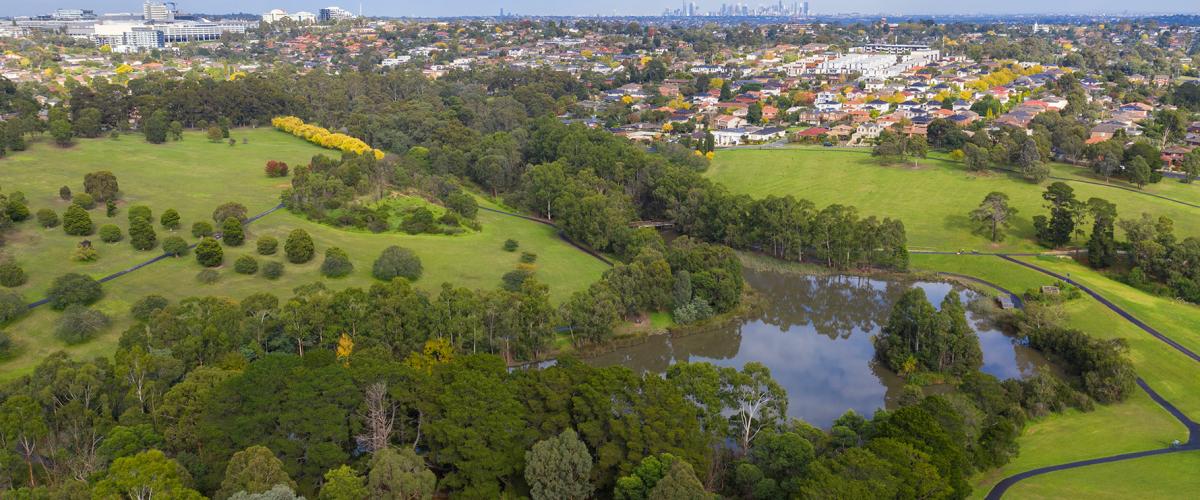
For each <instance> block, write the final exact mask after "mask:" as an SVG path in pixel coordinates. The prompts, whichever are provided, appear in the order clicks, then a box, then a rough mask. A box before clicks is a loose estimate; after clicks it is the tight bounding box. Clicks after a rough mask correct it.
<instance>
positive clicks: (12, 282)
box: [0, 261, 28, 323]
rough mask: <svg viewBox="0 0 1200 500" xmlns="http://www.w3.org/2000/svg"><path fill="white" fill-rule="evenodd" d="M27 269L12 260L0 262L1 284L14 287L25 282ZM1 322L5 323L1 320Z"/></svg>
mask: <svg viewBox="0 0 1200 500" xmlns="http://www.w3.org/2000/svg"><path fill="white" fill-rule="evenodd" d="M27 279H28V276H26V275H25V270H24V269H21V266H18V265H17V263H15V262H12V261H7V262H0V286H3V287H7V288H13V287H18V286H21V285H24V284H25V281H26V280H27ZM0 323H3V322H2V321H0Z"/></svg>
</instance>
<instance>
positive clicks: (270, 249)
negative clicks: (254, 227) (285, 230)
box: [255, 236, 279, 255]
mask: <svg viewBox="0 0 1200 500" xmlns="http://www.w3.org/2000/svg"><path fill="white" fill-rule="evenodd" d="M278 248H279V240H277V239H275V237H274V236H262V237H259V238H258V240H257V241H255V249H256V251H257V252H258V254H259V255H275V252H276V251H277V249H278Z"/></svg>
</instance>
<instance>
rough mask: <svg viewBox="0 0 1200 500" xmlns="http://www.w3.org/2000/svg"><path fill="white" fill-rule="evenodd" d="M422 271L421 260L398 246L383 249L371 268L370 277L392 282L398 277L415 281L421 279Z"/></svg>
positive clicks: (411, 252) (410, 251)
mask: <svg viewBox="0 0 1200 500" xmlns="http://www.w3.org/2000/svg"><path fill="white" fill-rule="evenodd" d="M422 271H423V269H422V267H421V258H420V257H417V254H415V253H413V251H412V250H409V249H407V248H401V247H398V246H390V247H387V248H385V249H383V253H381V254H379V258H378V259H375V264H374V265H373V266H371V275H372V276H375V278H376V279H380V280H383V281H392V280H393V279H395V278H396V277H398V276H399V277H403V278H406V279H408V280H409V281H416V280H418V279H420V278H421V273H422Z"/></svg>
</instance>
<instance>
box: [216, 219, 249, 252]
mask: <svg viewBox="0 0 1200 500" xmlns="http://www.w3.org/2000/svg"><path fill="white" fill-rule="evenodd" d="M245 241H246V233H245V231H244V230H243V229H242V221H241V220H238V219H237V218H236V217H227V218H226V219H225V222H222V223H221V242H223V243H225V244H226V245H229V246H231V247H240V246H242V243H245Z"/></svg>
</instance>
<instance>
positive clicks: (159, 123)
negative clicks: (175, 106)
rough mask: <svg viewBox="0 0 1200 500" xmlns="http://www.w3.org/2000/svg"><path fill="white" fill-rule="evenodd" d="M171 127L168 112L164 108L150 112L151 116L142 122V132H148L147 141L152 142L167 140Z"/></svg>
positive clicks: (160, 142) (157, 142) (158, 142)
mask: <svg viewBox="0 0 1200 500" xmlns="http://www.w3.org/2000/svg"><path fill="white" fill-rule="evenodd" d="M169 128H170V124H169V123H168V121H167V112H166V111H164V110H162V109H159V110H155V111H154V112H153V113H150V117H149V118H147V119H146V120H145V122H143V123H142V132H143V133H145V134H146V141H147V142H149V143H151V144H162V143H164V142H167V132H168V131H169V130H168V129H169Z"/></svg>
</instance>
